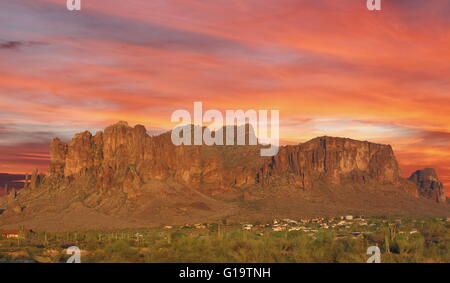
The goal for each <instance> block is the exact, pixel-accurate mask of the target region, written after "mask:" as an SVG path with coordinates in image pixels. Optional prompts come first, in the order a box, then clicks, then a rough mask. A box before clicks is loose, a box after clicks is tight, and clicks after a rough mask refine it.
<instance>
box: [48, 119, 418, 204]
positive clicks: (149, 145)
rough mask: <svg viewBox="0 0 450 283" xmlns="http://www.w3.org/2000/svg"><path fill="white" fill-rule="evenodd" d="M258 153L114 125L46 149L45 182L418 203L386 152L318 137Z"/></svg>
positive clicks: (386, 149)
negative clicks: (185, 142) (373, 188)
mask: <svg viewBox="0 0 450 283" xmlns="http://www.w3.org/2000/svg"><path fill="white" fill-rule="evenodd" d="M260 147H261V146H260V145H258V146H174V145H173V144H172V142H171V139H170V133H165V134H162V135H159V136H149V135H147V133H146V130H145V128H144V127H143V126H141V125H137V126H135V127H130V126H128V124H127V123H126V122H119V123H117V124H115V125H112V126H110V127H107V128H106V129H105V131H104V132H98V133H97V134H96V135H95V136H93V135H92V134H91V133H89V132H83V133H80V134H77V135H75V137H74V138H73V139H72V141H71V142H70V143H69V144H64V143H63V142H61V141H60V140H59V139H54V140H53V141H52V143H51V146H50V149H51V150H50V153H51V164H50V170H49V171H50V172H49V173H50V178H51V179H53V180H59V181H60V182H65V183H67V182H72V181H73V180H76V178H77V177H78V176H81V175H84V174H92V175H94V176H96V184H95V186H97V187H98V188H99V189H100V190H108V189H111V188H119V189H122V190H123V191H126V192H128V194H129V196H130V197H135V196H137V195H139V185H140V184H142V183H145V182H148V181H149V180H152V179H157V180H172V181H175V182H178V183H181V184H183V185H185V186H189V187H191V188H195V189H199V190H202V191H203V192H205V193H209V194H215V193H221V192H225V191H227V190H232V189H235V188H239V187H246V186H279V185H288V186H293V187H296V188H298V189H303V190H311V189H313V188H314V186H315V185H316V184H318V183H321V184H323V183H325V184H335V185H342V184H347V183H352V184H367V183H376V184H396V185H399V186H400V187H406V188H407V190H409V191H410V192H411V193H412V194H415V195H417V189H415V188H411V186H408V184H406V185H405V181H404V180H403V179H402V178H401V177H400V170H399V167H398V164H397V161H396V160H395V156H394V153H393V151H392V148H391V147H390V146H389V145H381V144H374V143H370V142H365V141H364V142H363V141H356V140H351V139H346V138H333V137H320V138H316V139H313V140H311V141H308V142H306V143H302V144H299V145H294V146H283V147H281V148H280V150H279V153H278V155H276V156H274V157H261V156H260V155H259V152H260V151H259V149H260Z"/></svg>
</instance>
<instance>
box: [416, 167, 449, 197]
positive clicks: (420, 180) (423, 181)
mask: <svg viewBox="0 0 450 283" xmlns="http://www.w3.org/2000/svg"><path fill="white" fill-rule="evenodd" d="M408 179H409V180H410V181H412V182H414V183H415V184H416V185H417V187H418V189H419V193H420V195H421V196H423V197H425V198H429V199H433V200H436V201H437V202H445V201H446V195H445V189H444V185H443V184H442V183H441V181H439V178H438V176H437V174H436V171H435V170H434V169H433V168H425V169H422V170H417V171H416V172H414V173H413V174H412V175H411V176H410V177H409V178H408Z"/></svg>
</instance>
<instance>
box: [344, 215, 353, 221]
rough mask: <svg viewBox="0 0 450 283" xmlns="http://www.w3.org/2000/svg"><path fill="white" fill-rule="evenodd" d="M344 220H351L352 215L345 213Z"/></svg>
mask: <svg viewBox="0 0 450 283" xmlns="http://www.w3.org/2000/svg"><path fill="white" fill-rule="evenodd" d="M345 220H353V216H352V215H347V216H345Z"/></svg>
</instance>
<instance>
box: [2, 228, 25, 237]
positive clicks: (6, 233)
mask: <svg viewBox="0 0 450 283" xmlns="http://www.w3.org/2000/svg"><path fill="white" fill-rule="evenodd" d="M20 236H21V232H20V230H4V231H0V237H2V238H6V239H17V238H20Z"/></svg>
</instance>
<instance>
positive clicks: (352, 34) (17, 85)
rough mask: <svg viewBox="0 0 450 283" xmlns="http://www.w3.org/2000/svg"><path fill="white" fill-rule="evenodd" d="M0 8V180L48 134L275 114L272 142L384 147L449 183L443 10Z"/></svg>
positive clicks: (176, 0) (217, 5)
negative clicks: (331, 141)
mask: <svg viewBox="0 0 450 283" xmlns="http://www.w3.org/2000/svg"><path fill="white" fill-rule="evenodd" d="M65 2H66V1H65V0H15V1H1V2H0V22H1V23H2V24H1V26H0V98H1V100H0V108H1V110H2V111H1V112H0V172H5V173H25V172H30V171H31V170H32V169H33V168H36V167H37V168H40V169H41V170H45V169H46V168H47V166H48V159H49V155H48V144H49V142H50V140H51V138H53V137H60V138H61V139H63V140H68V139H69V138H70V137H71V136H72V135H73V134H74V133H76V132H80V131H84V130H86V129H87V130H90V131H93V132H95V131H97V130H100V129H102V128H104V127H105V126H108V125H110V124H112V123H115V122H117V121H119V120H126V121H128V122H129V123H130V124H132V125H134V124H143V125H145V126H146V128H147V130H148V131H149V132H151V131H155V130H164V129H170V128H171V126H173V124H172V123H170V115H171V113H172V112H173V111H174V110H176V109H187V110H189V111H192V105H193V102H194V101H202V102H203V104H204V107H206V108H209V109H220V110H225V109H243V110H246V109H278V110H280V125H281V130H280V131H281V132H280V134H281V139H282V143H284V144H292V143H298V142H304V141H306V140H308V139H311V138H314V137H317V136H322V135H328V136H341V137H349V138H354V139H361V140H369V141H372V142H378V143H387V144H391V145H392V146H393V148H394V151H395V153H396V156H397V159H398V161H399V163H400V165H401V168H402V173H403V175H404V176H409V175H410V174H411V173H412V172H414V171H415V170H417V169H422V168H425V167H433V168H435V169H436V171H437V173H438V175H439V178H440V179H441V180H442V182H443V183H444V185H445V186H446V187H447V188H448V187H449V186H450V143H449V141H450V114H449V113H450V78H449V74H450V49H449V47H450V17H449V14H450V1H448V0H433V1H422V0H409V1H405V0H395V1H384V3H383V10H382V11H368V10H367V8H366V1H365V0H343V1H342V0H326V1H325V0H267V1H261V0H246V1H242V0H214V1H205V0H170V1H166V0H152V1H138V0H127V1H121V0H96V1H88V0H85V1H82V5H83V8H82V11H79V12H75V11H74V12H69V11H68V10H67V9H66V3H65Z"/></svg>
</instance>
